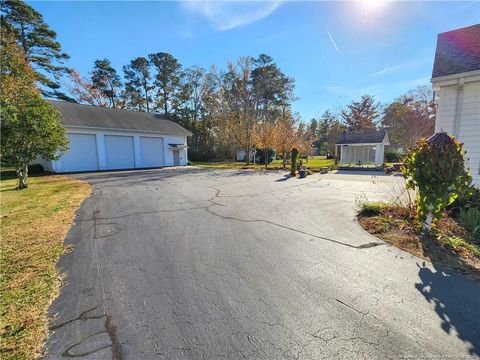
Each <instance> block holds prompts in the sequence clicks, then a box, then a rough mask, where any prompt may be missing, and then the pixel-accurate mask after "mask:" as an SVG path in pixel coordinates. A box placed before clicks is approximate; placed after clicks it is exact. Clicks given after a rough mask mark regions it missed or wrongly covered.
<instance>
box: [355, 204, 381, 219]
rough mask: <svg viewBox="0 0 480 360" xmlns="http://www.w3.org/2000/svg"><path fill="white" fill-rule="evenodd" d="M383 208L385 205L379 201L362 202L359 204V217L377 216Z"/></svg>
mask: <svg viewBox="0 0 480 360" xmlns="http://www.w3.org/2000/svg"><path fill="white" fill-rule="evenodd" d="M384 208H385V203H383V202H381V201H371V202H364V203H362V204H360V211H359V215H361V216H377V215H380V213H381V212H382V210H383V209H384Z"/></svg>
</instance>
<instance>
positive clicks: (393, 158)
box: [385, 149, 405, 162]
mask: <svg viewBox="0 0 480 360" xmlns="http://www.w3.org/2000/svg"><path fill="white" fill-rule="evenodd" d="M404 157H405V155H404V154H403V153H402V151H401V150H399V149H387V150H385V160H386V161H387V162H400V161H402V160H403V158H404Z"/></svg>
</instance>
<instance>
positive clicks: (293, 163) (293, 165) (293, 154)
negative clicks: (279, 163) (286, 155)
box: [290, 148, 298, 176]
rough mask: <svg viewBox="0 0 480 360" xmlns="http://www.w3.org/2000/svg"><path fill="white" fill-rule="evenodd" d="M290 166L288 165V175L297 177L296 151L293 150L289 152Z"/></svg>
mask: <svg viewBox="0 0 480 360" xmlns="http://www.w3.org/2000/svg"><path fill="white" fill-rule="evenodd" d="M290 158H291V164H290V175H292V176H295V175H297V159H298V150H297V149H295V148H293V149H292V152H291V156H290Z"/></svg>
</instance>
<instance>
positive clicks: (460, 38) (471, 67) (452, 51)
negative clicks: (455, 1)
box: [432, 24, 480, 78]
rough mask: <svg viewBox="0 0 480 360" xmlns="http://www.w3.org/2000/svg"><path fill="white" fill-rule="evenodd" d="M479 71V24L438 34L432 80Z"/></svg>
mask: <svg viewBox="0 0 480 360" xmlns="http://www.w3.org/2000/svg"><path fill="white" fill-rule="evenodd" d="M475 70H480V24H476V25H472V26H468V27H464V28H461V29H457V30H452V31H448V32H444V33H441V34H438V38H437V50H436V51H435V61H434V64H433V72H432V78H435V77H439V76H445V75H452V74H460V73H464V72H469V71H475Z"/></svg>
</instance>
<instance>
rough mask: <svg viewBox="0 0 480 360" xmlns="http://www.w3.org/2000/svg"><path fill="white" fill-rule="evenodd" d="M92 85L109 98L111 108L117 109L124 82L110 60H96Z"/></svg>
mask: <svg viewBox="0 0 480 360" xmlns="http://www.w3.org/2000/svg"><path fill="white" fill-rule="evenodd" d="M92 83H93V85H94V86H95V88H97V89H98V91H100V92H101V93H102V94H103V95H104V96H106V97H108V99H109V101H110V107H112V108H114V107H117V104H116V100H117V98H118V97H119V95H120V92H121V87H122V82H121V81H120V77H119V76H118V74H117V71H116V70H115V69H114V68H113V66H112V64H111V63H110V60H108V59H102V60H96V61H95V64H94V66H93V71H92Z"/></svg>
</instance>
